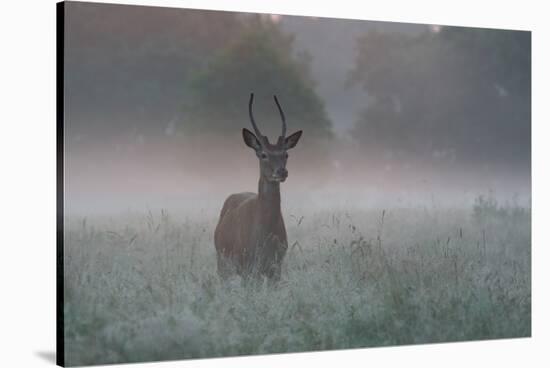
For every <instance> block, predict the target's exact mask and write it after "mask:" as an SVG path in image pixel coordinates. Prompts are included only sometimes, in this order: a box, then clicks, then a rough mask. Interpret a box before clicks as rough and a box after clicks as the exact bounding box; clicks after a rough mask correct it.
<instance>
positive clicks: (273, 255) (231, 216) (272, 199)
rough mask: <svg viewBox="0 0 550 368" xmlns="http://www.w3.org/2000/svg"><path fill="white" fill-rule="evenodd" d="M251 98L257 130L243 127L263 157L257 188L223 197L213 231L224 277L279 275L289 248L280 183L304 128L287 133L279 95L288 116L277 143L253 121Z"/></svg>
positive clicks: (250, 142) (250, 105)
mask: <svg viewBox="0 0 550 368" xmlns="http://www.w3.org/2000/svg"><path fill="white" fill-rule="evenodd" d="M252 101H253V95H251V96H250V102H249V113H250V119H251V122H252V126H253V127H254V130H255V131H256V135H254V134H253V133H252V132H250V131H249V130H247V129H243V139H244V141H245V144H246V145H247V146H249V147H251V148H252V149H254V150H255V151H256V155H257V156H258V159H259V160H260V179H259V183H258V193H257V194H256V193H250V192H245V193H237V194H232V195H230V196H229V197H228V198H227V199H226V200H225V202H224V205H223V208H222V210H221V213H220V218H219V221H218V225H217V226H216V230H215V233H214V243H215V246H216V253H217V260H218V274H219V275H220V276H221V277H222V278H225V277H227V276H229V275H230V274H231V273H232V272H236V273H237V274H239V275H242V276H247V275H263V276H266V277H268V278H270V279H274V280H278V279H279V278H280V275H281V265H282V261H283V258H284V256H285V253H286V250H287V248H288V244H287V236H286V229H285V224H284V220H283V215H282V212H281V191H280V183H281V182H284V181H285V180H286V178H287V176H288V172H287V170H286V160H287V157H288V155H287V152H286V151H287V150H288V149H290V148H293V147H294V146H295V145H296V143H297V142H298V140H299V139H300V136H301V134H302V132H301V131H298V132H296V133H294V134H292V135H291V136H289V137H287V138H285V130H286V124H285V119H284V114H283V112H282V109H281V108H280V106H279V103H278V101H277V98H276V97H275V102H276V103H277V106H278V107H279V112H280V114H281V117H282V120H283V134H282V135H281V136H280V137H279V139H278V142H277V143H276V144H270V143H269V141H268V139H267V137H265V136H263V135H261V133H260V131H259V129H258V128H257V126H256V124H255V122H254V118H253V115H252Z"/></svg>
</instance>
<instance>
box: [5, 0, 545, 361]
mask: <svg viewBox="0 0 550 368" xmlns="http://www.w3.org/2000/svg"><path fill="white" fill-rule="evenodd" d="M110 2H114V3H134V4H147V5H162V6H174V7H189V8H203V9H220V10H240V11H249V12H265V13H279V14H295V15H316V16H325V17H333V18H356V19H370V20H384V21H401V22H415V23H432V24H445V25H463V26H478V27H480V26H481V27H495V28H511V29H522V30H532V31H533V34H532V37H533V289H532V290H533V328H532V331H533V337H532V338H530V339H515V340H500V341H485V342H472V343H454V344H438V345H424V346H409V347H398V348H371V349H359V350H351V351H350V350H348V351H336V352H323V353H300V354H283V355H271V356H260V357H244V358H225V359H206V360H200V361H198V360H195V361H176V362H165V363H154V364H140V365H135V366H136V367H138V366H150V367H154V366H158V367H221V366H223V367H239V368H244V367H257V366H259V365H261V366H262V367H277V366H282V365H284V366H304V365H306V366H309V365H315V366H326V367H333V366H344V365H345V366H346V367H347V366H357V367H358V366H361V367H364V366H367V365H372V366H384V367H393V366H399V367H401V366H406V367H417V366H419V367H420V366H421V367H441V366H446V367H464V366H468V367H480V366H491V367H493V366H498V367H518V366H546V367H548V366H550V365H549V363H550V358H549V357H548V350H549V347H550V338H549V337H550V334H549V322H548V321H549V317H548V314H547V313H550V305H549V298H548V289H549V286H548V285H547V281H548V280H549V272H548V268H550V267H549V266H547V265H546V262H549V261H550V257H549V251H548V247H550V243H549V241H548V240H549V236H548V228H549V226H550V224H549V223H548V220H547V217H546V213H547V210H548V209H549V198H550V196H549V189H548V188H550V183H549V181H550V180H549V178H550V175H549V174H548V171H549V168H550V164H549V162H548V161H547V160H546V157H549V149H548V146H549V144H548V143H547V139H548V138H549V137H548V136H549V134H548V132H549V131H550V130H549V126H550V119H549V114H548V110H547V109H548V107H549V105H550V93H549V92H548V91H547V88H548V86H550V80H549V71H548V68H550V55H549V45H550V32H549V29H550V26H549V21H548V16H549V15H550V11H548V10H546V9H545V7H544V3H545V2H544V1H513V2H512V1H508V2H507V1H504V0H500V1H488V0H484V1H466V0H461V1H441V0H439V1H428V0H415V1H406V0H403V1H397V0H377V1H367V0H362V1H351V0H338V1H329V2H326V3H321V2H320V1H305V0H294V1H290V0H262V1H258V0H256V1H252V0H246V1H245V0H234V1H230V0H225V1H222V0H208V1H207V0H201V1H191V0H189V1H185V0H180V1H175V0H173V1H158V0H157V1H144V0H140V1H110ZM1 4H2V5H0V7H1V11H0V17H1V18H0V40H1V43H0V63H1V64H0V91H1V93H2V96H1V99H0V127H1V128H0V216H1V218H0V231H1V232H2V233H1V234H0V272H1V274H0V298H1V299H0V308H1V309H0V339H1V341H0V366H1V367H19V366H22V367H35V366H52V365H53V359H54V356H55V355H54V351H55V228H56V227H55V226H56V223H55V1H53V0H36V1H15V0H12V1H11V2H10V1H3V2H2V3H1ZM282 302H284V301H282Z"/></svg>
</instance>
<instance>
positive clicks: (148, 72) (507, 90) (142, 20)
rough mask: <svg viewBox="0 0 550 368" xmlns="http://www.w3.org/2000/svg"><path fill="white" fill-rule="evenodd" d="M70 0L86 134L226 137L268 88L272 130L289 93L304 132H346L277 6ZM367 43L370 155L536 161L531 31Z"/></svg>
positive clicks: (72, 99) (365, 138) (364, 71)
mask: <svg viewBox="0 0 550 368" xmlns="http://www.w3.org/2000/svg"><path fill="white" fill-rule="evenodd" d="M67 9H68V12H69V15H70V16H68V17H67V25H66V27H67V43H66V59H65V61H66V70H67V77H66V86H67V102H68V103H67V106H68V108H67V118H68V119H69V121H70V124H71V126H72V131H73V132H77V133H78V134H81V135H83V136H89V137H93V138H112V137H117V136H118V135H120V134H123V135H124V134H127V135H130V134H137V133H136V132H139V134H140V135H143V136H145V137H148V136H150V135H166V134H168V135H173V136H176V137H177V136H181V137H185V136H189V135H195V134H197V133H200V134H204V133H213V134H217V135H223V134H226V133H227V132H229V131H235V130H236V129H237V130H238V129H240V128H242V127H243V126H248V111H247V100H248V95H249V93H250V92H251V91H254V92H255V93H256V94H257V96H258V97H257V100H256V101H257V103H256V105H255V112H256V114H257V120H258V121H259V123H260V126H261V127H265V130H266V131H267V132H268V133H270V134H273V135H274V134H276V132H277V131H278V125H277V124H278V123H279V122H278V113H277V110H276V108H275V105H274V104H273V100H272V97H271V95H272V94H273V93H276V94H278V95H279V97H280V100H281V103H282V105H283V109H284V110H285V112H286V113H287V116H288V117H289V130H290V131H292V130H294V129H304V130H305V131H306V134H307V135H306V137H307V138H309V139H311V138H318V139H322V140H324V141H326V140H329V139H331V138H332V137H333V136H334V135H333V133H332V129H331V122H330V120H329V118H328V115H327V112H326V110H325V106H324V102H323V101H322V99H321V98H320V97H319V96H318V94H317V93H316V91H315V81H314V78H313V76H312V75H311V55H308V54H307V53H305V52H302V50H296V47H295V43H294V38H293V35H292V34H289V33H287V32H285V31H284V29H283V27H282V26H281V25H280V24H279V23H278V22H276V21H274V19H273V18H272V17H270V16H269V15H256V14H244V13H231V12H212V11H200V10H177V9H170V8H160V7H136V6H121V5H112V4H101V5H98V4H85V3H80V4H79V3H70V4H68V6H67ZM319 21H320V22H322V20H319ZM342 22H345V20H342ZM319 42H322V40H321V39H320V40H319ZM357 46H358V47H357V50H358V53H357V59H356V63H355V66H354V67H352V68H351V70H350V74H349V80H350V83H359V84H361V85H362V86H363V87H364V88H365V90H366V91H367V92H368V95H369V99H368V101H365V106H364V108H363V113H362V114H361V115H360V116H358V117H357V122H356V125H355V127H354V129H353V130H352V132H351V133H352V136H353V138H354V139H355V140H356V141H357V142H358V143H359V145H360V146H361V147H363V148H364V149H366V150H367V152H369V154H372V155H374V156H378V157H380V158H384V157H389V158H400V157H409V156H411V155H415V156H418V157H421V158H426V157H430V158H434V159H439V158H441V159H445V160H454V159H457V160H461V159H465V160H471V159H472V158H474V159H478V158H479V159H489V160H490V159H493V158H498V159H502V158H504V159H505V160H507V161H509V160H514V161H518V162H526V161H529V160H530V133H531V130H530V119H531V112H530V103H531V93H530V91H531V42H530V33H528V32H517V31H497V30H487V29H469V28H454V27H443V28H438V29H435V28H434V29H432V30H431V31H427V32H424V33H420V34H418V33H416V34H414V35H408V34H406V33H403V32H376V31H370V32H368V33H367V34H366V35H364V37H361V38H359V39H358V40H357ZM113 122H115V123H113Z"/></svg>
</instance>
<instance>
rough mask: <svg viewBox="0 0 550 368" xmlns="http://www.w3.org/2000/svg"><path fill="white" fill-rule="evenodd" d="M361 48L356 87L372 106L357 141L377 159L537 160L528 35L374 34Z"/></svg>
mask: <svg viewBox="0 0 550 368" xmlns="http://www.w3.org/2000/svg"><path fill="white" fill-rule="evenodd" d="M358 45H359V53H358V58H357V61H356V66H355V69H354V70H353V71H352V72H351V74H350V80H351V81H353V82H355V83H361V84H362V85H363V87H364V88H365V89H366V90H367V91H368V93H369V95H371V96H372V98H371V101H370V103H369V106H368V108H367V109H366V110H365V111H364V112H363V113H362V114H361V116H360V117H359V119H358V121H357V124H356V126H355V129H354V136H355V137H357V139H358V140H359V141H360V142H361V143H362V144H363V145H364V146H366V147H369V148H371V149H372V151H373V154H376V153H379V152H384V151H386V152H388V151H389V152H390V153H391V154H392V156H393V157H395V156H397V157H408V156H409V155H411V154H413V155H415V156H417V157H423V158H426V157H431V158H433V157H434V156H436V157H442V156H446V157H448V158H453V159H454V158H455V157H456V158H457V159H463V160H470V161H471V160H474V159H475V160H488V161H491V160H497V159H506V160H514V161H519V162H525V161H529V160H530V133H531V131H530V120H531V115H530V101H531V93H530V89H531V85H530V83H531V82H530V80H531V68H530V62H531V56H530V53H531V43H530V34H529V33H528V32H520V31H502V30H489V29H473V28H456V27H444V28H443V29H441V31H436V32H434V31H432V32H425V33H422V34H419V35H415V36H407V35H402V34H397V33H377V32H371V33H369V34H367V35H365V36H364V37H362V38H361V39H360V40H359V44H358Z"/></svg>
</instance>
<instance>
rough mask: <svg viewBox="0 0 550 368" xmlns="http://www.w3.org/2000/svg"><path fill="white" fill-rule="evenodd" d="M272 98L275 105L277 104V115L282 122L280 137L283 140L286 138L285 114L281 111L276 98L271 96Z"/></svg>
mask: <svg viewBox="0 0 550 368" xmlns="http://www.w3.org/2000/svg"><path fill="white" fill-rule="evenodd" d="M273 98H274V99H275V103H276V104H277V108H278V109H279V114H281V120H282V121H283V131H282V134H281V136H282V137H283V138H284V137H285V136H286V119H285V113H284V112H283V109H281V105H279V100H277V96H275V95H273Z"/></svg>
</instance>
